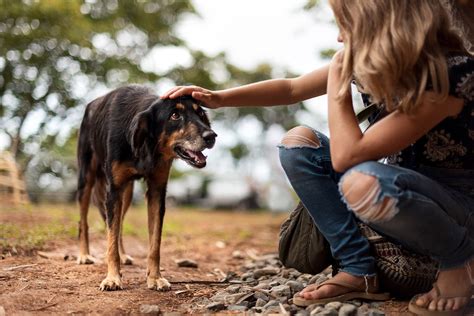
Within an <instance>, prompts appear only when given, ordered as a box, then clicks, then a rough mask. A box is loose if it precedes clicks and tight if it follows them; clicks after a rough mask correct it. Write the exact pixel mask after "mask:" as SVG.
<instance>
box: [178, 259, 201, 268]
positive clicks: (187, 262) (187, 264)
mask: <svg viewBox="0 0 474 316" xmlns="http://www.w3.org/2000/svg"><path fill="white" fill-rule="evenodd" d="M175 262H176V264H177V265H178V267H180V268H197V267H198V264H197V262H196V261H194V260H191V259H178V260H175Z"/></svg>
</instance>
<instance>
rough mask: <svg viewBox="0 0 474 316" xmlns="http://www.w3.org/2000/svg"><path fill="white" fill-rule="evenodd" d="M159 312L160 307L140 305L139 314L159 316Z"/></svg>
mask: <svg viewBox="0 0 474 316" xmlns="http://www.w3.org/2000/svg"><path fill="white" fill-rule="evenodd" d="M160 312H161V310H160V307H159V306H158V305H149V304H143V305H140V313H141V314H153V315H159V314H160Z"/></svg>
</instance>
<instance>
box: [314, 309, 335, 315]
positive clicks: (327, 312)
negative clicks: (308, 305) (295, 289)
mask: <svg viewBox="0 0 474 316" xmlns="http://www.w3.org/2000/svg"><path fill="white" fill-rule="evenodd" d="M311 315H316V316H338V312H337V310H335V309H332V308H324V309H323V310H322V311H321V312H319V313H315V314H313V312H311Z"/></svg>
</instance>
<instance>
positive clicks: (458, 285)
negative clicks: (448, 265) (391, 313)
mask: <svg viewBox="0 0 474 316" xmlns="http://www.w3.org/2000/svg"><path fill="white" fill-rule="evenodd" d="M468 269H471V273H469V272H468ZM471 276H474V260H473V261H471V262H470V267H469V266H466V267H464V266H463V267H460V268H456V269H451V270H444V271H440V273H439V275H438V279H437V280H436V286H437V287H438V289H439V293H438V290H437V289H436V288H434V287H433V289H432V290H431V291H429V292H428V293H425V294H423V295H421V296H420V297H419V298H418V299H417V300H416V302H415V303H416V305H418V306H419V307H423V308H427V309H428V310H432V311H435V310H438V311H457V310H459V309H461V308H462V307H464V306H465V305H466V304H467V303H468V302H469V300H470V298H471V286H472V284H471V281H472V280H471ZM454 285H455V286H454Z"/></svg>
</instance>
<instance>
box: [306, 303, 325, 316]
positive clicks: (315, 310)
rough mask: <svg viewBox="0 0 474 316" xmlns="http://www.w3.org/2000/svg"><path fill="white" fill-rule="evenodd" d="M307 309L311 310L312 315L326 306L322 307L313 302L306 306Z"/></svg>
mask: <svg viewBox="0 0 474 316" xmlns="http://www.w3.org/2000/svg"><path fill="white" fill-rule="evenodd" d="M306 310H307V311H308V312H310V314H311V315H314V314H317V313H321V312H322V311H323V310H324V307H322V306H321V305H316V304H313V305H309V306H308V307H306Z"/></svg>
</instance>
